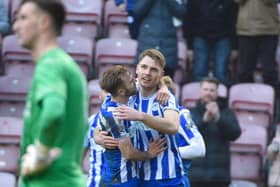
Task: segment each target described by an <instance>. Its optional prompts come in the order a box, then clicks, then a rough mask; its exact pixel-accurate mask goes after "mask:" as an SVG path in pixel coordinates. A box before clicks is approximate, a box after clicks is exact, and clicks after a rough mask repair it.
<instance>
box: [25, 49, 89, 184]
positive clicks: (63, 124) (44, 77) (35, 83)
mask: <svg viewBox="0 0 280 187" xmlns="http://www.w3.org/2000/svg"><path fill="white" fill-rule="evenodd" d="M48 98H52V99H55V101H56V100H57V101H59V102H57V103H53V106H52V105H51V110H49V109H48V110H47V111H46V109H45V111H44V110H43V108H44V106H45V105H44V104H45V103H44V102H45V101H47V99H48ZM87 99H88V97H87V87H86V79H85V76H84V74H83V73H82V71H81V70H80V68H79V67H78V65H77V64H76V63H75V62H74V61H73V60H72V58H71V57H69V56H68V55H67V54H66V53H65V52H64V51H63V50H62V49H60V48H54V49H51V50H50V51H48V52H46V53H45V54H44V55H42V56H41V57H40V58H39V60H38V62H37V64H36V68H35V72H34V77H33V80H32V84H31V88H30V91H29V94H28V98H27V103H26V108H25V111H24V130H23V136H22V142H21V156H22V155H23V154H25V153H26V148H27V146H28V145H30V144H34V143H35V141H37V140H39V141H40V142H41V143H42V144H44V145H47V146H49V147H51V148H54V147H58V148H60V149H61V151H62V152H61V155H60V156H59V157H58V158H57V159H56V160H55V161H54V162H53V163H52V164H51V165H50V166H49V167H48V168H47V169H46V170H45V171H43V172H41V173H39V174H36V175H34V176H32V177H26V178H24V177H21V182H20V187H84V186H85V182H84V175H83V172H82V170H81V159H82V152H83V140H84V137H85V134H86V131H87V124H86V119H87V106H88V105H87ZM48 106H50V105H48ZM49 108H50V107H49Z"/></svg>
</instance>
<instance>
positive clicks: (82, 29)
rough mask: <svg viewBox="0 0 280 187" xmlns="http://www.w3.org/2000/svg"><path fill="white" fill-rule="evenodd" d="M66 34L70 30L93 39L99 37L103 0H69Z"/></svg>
mask: <svg viewBox="0 0 280 187" xmlns="http://www.w3.org/2000/svg"><path fill="white" fill-rule="evenodd" d="M64 3H65V6H66V13H67V16H66V24H65V27H64V31H63V33H64V34H68V32H69V30H72V31H76V33H77V34H78V35H81V36H85V37H89V38H91V39H93V38H95V37H96V36H98V34H99V32H100V26H101V17H102V7H103V0H94V1H93V0H79V1H77V0H67V1H64Z"/></svg>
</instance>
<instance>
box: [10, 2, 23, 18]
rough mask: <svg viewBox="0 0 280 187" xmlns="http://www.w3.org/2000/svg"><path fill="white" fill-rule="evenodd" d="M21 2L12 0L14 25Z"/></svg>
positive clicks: (11, 12)
mask: <svg viewBox="0 0 280 187" xmlns="http://www.w3.org/2000/svg"><path fill="white" fill-rule="evenodd" d="M20 2H21V0H11V11H10V14H11V22H12V23H13V22H14V21H15V19H16V14H17V11H18V8H19V5H20Z"/></svg>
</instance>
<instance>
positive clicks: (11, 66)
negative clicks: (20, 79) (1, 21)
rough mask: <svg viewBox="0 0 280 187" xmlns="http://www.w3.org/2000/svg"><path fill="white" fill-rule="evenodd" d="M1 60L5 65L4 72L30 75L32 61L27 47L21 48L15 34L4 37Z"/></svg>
mask: <svg viewBox="0 0 280 187" xmlns="http://www.w3.org/2000/svg"><path fill="white" fill-rule="evenodd" d="M2 61H3V63H4V66H5V74H16V75H23V74H25V75H30V76H31V75H32V74H33V70H34V63H32V57H31V55H30V52H29V51H28V50H27V49H24V48H22V47H21V46H20V45H19V43H18V40H17V37H16V35H9V36H6V37H4V39H3V46H2Z"/></svg>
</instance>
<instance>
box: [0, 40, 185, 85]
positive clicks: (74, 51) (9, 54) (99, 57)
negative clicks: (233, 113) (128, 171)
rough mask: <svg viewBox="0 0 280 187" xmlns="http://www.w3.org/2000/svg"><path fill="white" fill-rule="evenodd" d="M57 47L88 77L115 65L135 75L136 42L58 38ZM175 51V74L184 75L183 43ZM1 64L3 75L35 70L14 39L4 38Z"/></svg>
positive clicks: (30, 59) (178, 79)
mask: <svg viewBox="0 0 280 187" xmlns="http://www.w3.org/2000/svg"><path fill="white" fill-rule="evenodd" d="M58 43H59V45H60V47H61V48H63V49H64V50H65V51H66V52H68V53H69V54H70V55H71V56H72V57H73V58H74V59H75V60H76V62H77V63H78V64H79V66H80V67H81V69H82V70H83V72H84V73H85V75H87V76H89V73H90V72H91V71H92V70H94V71H95V72H98V73H97V75H96V77H100V76H101V75H102V74H103V72H104V71H105V70H106V69H107V68H108V67H110V66H112V65H115V64H122V65H124V66H127V67H128V68H130V69H131V71H132V72H135V63H134V61H135V55H136V48H137V41H136V40H132V39H128V38H104V39H100V40H98V41H97V42H96V43H94V42H92V41H91V40H90V39H88V38H85V37H80V36H76V35H68V34H67V35H62V36H61V37H59V39H58ZM178 48H179V50H178V62H179V64H180V66H181V67H182V69H180V70H178V71H181V73H183V72H187V66H186V45H185V43H184V42H178ZM2 61H3V63H4V66H5V74H18V73H23V74H27V75H32V72H33V69H34V66H33V63H32V58H31V56H30V53H29V51H28V50H26V49H24V48H22V47H21V46H20V45H19V44H18V41H17V37H16V35H9V36H6V37H5V38H3V43H2ZM178 73H179V72H178ZM178 73H177V74H176V75H177V76H175V82H178V83H179V82H180V81H181V80H182V77H180V74H178ZM181 75H182V74H181Z"/></svg>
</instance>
